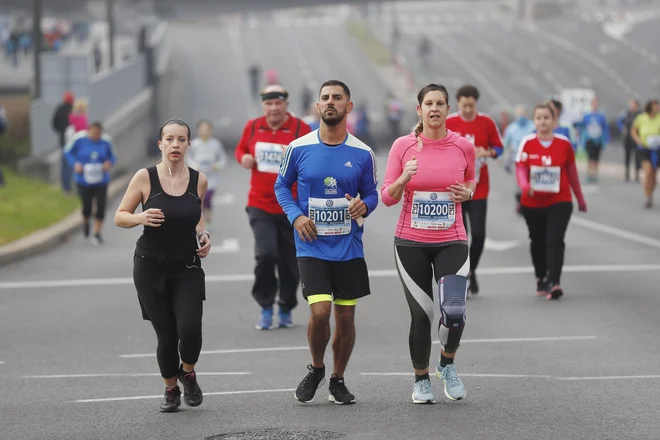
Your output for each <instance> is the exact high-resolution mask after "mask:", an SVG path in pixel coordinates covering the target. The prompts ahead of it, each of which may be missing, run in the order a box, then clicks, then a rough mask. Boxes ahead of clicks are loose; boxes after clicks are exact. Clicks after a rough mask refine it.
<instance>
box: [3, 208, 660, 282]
mask: <svg viewBox="0 0 660 440" xmlns="http://www.w3.org/2000/svg"><path fill="white" fill-rule="evenodd" d="M577 219H578V218H577V217H575V218H573V219H571V221H572V222H574V221H575V220H577ZM580 220H582V219H580ZM624 232H625V231H624ZM629 234H632V233H629ZM632 235H636V234H632ZM638 237H642V236H638ZM626 238H629V237H626ZM640 240H641V239H640ZM644 240H646V239H644ZM631 241H638V240H637V239H635V240H631ZM640 242H642V241H640ZM656 242H657V243H656ZM643 243H645V244H649V245H651V246H653V247H658V248H660V241H658V240H655V242H653V243H650V242H646V241H643ZM657 270H660V264H603V265H579V266H564V269H563V271H564V272H572V273H593V272H617V271H620V272H654V271H657ZM533 272H534V267H533V266H511V267H484V268H481V269H479V275H529V274H531V273H533ZM369 276H370V277H371V278H391V277H397V276H398V274H397V271H396V269H380V270H378V269H376V270H370V271H369ZM253 280H254V275H253V274H247V273H245V274H235V275H207V276H206V282H207V283H232V282H247V281H253ZM118 285H133V278H87V279H70V280H46V281H6V282H0V290H9V289H40V288H53V287H90V286H118Z"/></svg>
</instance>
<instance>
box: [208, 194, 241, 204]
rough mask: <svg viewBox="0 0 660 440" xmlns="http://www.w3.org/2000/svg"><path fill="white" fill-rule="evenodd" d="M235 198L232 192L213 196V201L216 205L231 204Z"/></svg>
mask: <svg viewBox="0 0 660 440" xmlns="http://www.w3.org/2000/svg"><path fill="white" fill-rule="evenodd" d="M235 200H236V196H235V195H233V194H232V193H225V194H218V195H216V196H213V203H214V204H217V205H231V204H232V203H234V201H235Z"/></svg>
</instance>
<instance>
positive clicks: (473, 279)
mask: <svg viewBox="0 0 660 440" xmlns="http://www.w3.org/2000/svg"><path fill="white" fill-rule="evenodd" d="M470 293H471V294H473V295H476V294H477V293H479V284H477V276H476V275H475V274H474V273H471V274H470Z"/></svg>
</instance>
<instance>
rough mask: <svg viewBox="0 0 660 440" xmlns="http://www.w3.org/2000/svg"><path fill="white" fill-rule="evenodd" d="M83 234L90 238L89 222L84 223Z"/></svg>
mask: <svg viewBox="0 0 660 440" xmlns="http://www.w3.org/2000/svg"><path fill="white" fill-rule="evenodd" d="M83 236H84V237H85V238H89V223H83Z"/></svg>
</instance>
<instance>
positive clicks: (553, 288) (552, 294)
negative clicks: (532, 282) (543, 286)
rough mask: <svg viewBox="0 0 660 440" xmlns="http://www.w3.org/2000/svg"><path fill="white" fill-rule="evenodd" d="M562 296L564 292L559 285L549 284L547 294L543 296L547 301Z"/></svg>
mask: <svg viewBox="0 0 660 440" xmlns="http://www.w3.org/2000/svg"><path fill="white" fill-rule="evenodd" d="M562 296H564V291H563V290H562V289H561V287H560V286H559V283H555V282H552V283H549V284H548V293H547V295H546V296H545V297H546V299H547V300H548V301H550V300H553V299H559V298H561V297H562Z"/></svg>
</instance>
